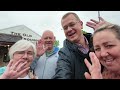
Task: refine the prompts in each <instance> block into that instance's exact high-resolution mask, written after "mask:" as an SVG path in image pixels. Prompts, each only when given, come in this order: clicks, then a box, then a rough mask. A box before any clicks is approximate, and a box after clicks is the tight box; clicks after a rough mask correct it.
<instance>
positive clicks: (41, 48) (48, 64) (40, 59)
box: [31, 30, 59, 79]
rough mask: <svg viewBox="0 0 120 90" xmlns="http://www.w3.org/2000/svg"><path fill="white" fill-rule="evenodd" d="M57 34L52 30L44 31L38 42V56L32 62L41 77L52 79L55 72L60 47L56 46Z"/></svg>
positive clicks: (36, 72) (33, 67) (32, 66)
mask: <svg viewBox="0 0 120 90" xmlns="http://www.w3.org/2000/svg"><path fill="white" fill-rule="evenodd" d="M54 43H55V36H54V34H53V32H52V31H50V30H46V31H44V32H43V34H42V37H41V39H40V40H39V41H38V43H37V46H36V47H37V57H36V59H35V60H34V61H33V63H32V64H31V68H32V69H34V71H35V74H36V75H37V76H38V78H39V79H51V78H52V77H53V75H54V74H55V68H56V64H57V60H58V51H59V48H58V47H55V46H54Z"/></svg>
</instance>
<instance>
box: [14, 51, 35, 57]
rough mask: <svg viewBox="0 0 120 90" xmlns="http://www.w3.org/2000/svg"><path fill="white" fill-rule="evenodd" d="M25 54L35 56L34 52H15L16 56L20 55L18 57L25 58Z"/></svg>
mask: <svg viewBox="0 0 120 90" xmlns="http://www.w3.org/2000/svg"><path fill="white" fill-rule="evenodd" d="M25 53H26V54H27V56H33V55H34V52H32V51H28V52H25V51H17V52H15V54H18V55H21V56H24V55H25Z"/></svg>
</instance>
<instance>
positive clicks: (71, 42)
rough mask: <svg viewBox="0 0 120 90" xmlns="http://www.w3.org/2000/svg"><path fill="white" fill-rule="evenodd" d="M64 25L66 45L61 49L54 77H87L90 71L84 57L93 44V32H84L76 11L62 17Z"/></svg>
mask: <svg viewBox="0 0 120 90" xmlns="http://www.w3.org/2000/svg"><path fill="white" fill-rule="evenodd" d="M61 24H62V27H63V29H64V33H65V36H66V40H64V46H63V48H62V49H61V50H60V51H59V58H58V62H57V68H56V74H55V75H54V76H53V79H85V76H84V73H85V72H86V71H88V69H87V67H86V65H85V63H84V59H85V58H86V57H88V51H89V49H90V47H91V46H92V45H91V43H90V37H91V34H85V35H84V34H83V32H82V29H83V22H82V21H81V20H80V19H79V17H78V15H77V14H75V13H72V12H70V13H67V14H65V15H64V16H63V17H62V20H61Z"/></svg>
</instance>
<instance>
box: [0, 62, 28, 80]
mask: <svg viewBox="0 0 120 90" xmlns="http://www.w3.org/2000/svg"><path fill="white" fill-rule="evenodd" d="M26 63H27V61H26V62H23V61H21V60H18V61H17V62H16V63H15V64H13V60H10V62H9V63H8V65H7V67H6V70H5V72H4V73H3V74H2V75H1V76H0V79H17V78H19V77H20V76H21V75H22V74H24V73H25V72H27V71H28V70H29V68H30V67H26V68H23V67H24V66H25V65H26Z"/></svg>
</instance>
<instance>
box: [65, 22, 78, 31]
mask: <svg viewBox="0 0 120 90" xmlns="http://www.w3.org/2000/svg"><path fill="white" fill-rule="evenodd" d="M77 23H79V22H71V23H69V24H68V25H66V26H64V27H63V29H64V31H67V30H68V27H70V28H73V27H75V25H76V24H77Z"/></svg>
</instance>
